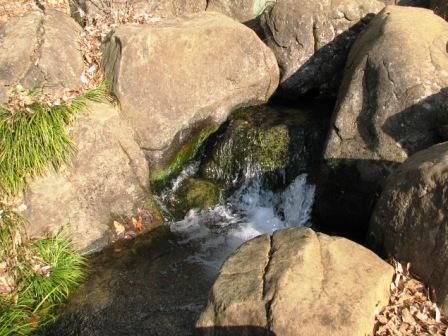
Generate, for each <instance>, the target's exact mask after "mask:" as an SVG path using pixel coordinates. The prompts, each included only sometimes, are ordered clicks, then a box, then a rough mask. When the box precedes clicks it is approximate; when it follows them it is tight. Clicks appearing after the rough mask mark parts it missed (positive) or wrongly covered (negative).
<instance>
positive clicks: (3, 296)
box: [0, 205, 86, 336]
mask: <svg viewBox="0 0 448 336" xmlns="http://www.w3.org/2000/svg"><path fill="white" fill-rule="evenodd" d="M0 212H1V215H0V256H1V260H0V262H2V263H3V265H1V267H0V280H3V281H1V282H0V283H9V288H6V290H5V288H3V291H1V292H0V336H9V335H29V334H31V333H32V332H34V331H35V330H36V329H38V328H42V327H44V326H46V325H48V324H49V323H51V322H53V321H54V320H55V319H56V316H55V315H54V314H53V313H52V312H53V310H54V308H55V306H57V305H58V304H60V303H62V302H63V301H64V300H65V299H66V298H67V296H68V295H69V294H70V293H71V292H72V291H73V290H74V289H75V288H76V287H77V286H78V285H79V284H80V283H81V281H82V280H83V279H84V276H85V274H86V263H85V259H84V258H83V257H82V256H80V255H79V254H77V253H76V252H73V251H72V249H71V243H70V240H69V239H67V238H66V237H65V236H64V234H63V233H61V234H58V235H56V236H55V237H51V238H45V239H41V240H27V239H26V237H25V235H24V232H23V225H24V224H25V220H24V219H23V218H22V217H21V216H19V215H18V214H16V213H15V212H13V211H11V210H10V209H8V208H6V207H5V206H2V205H0ZM5 280H6V281H5Z"/></svg>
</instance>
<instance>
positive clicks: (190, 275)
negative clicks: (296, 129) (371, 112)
mask: <svg viewBox="0 0 448 336" xmlns="http://www.w3.org/2000/svg"><path fill="white" fill-rule="evenodd" d="M276 108H277V110H279V111H280V112H282V111H283V110H285V109H287V110H288V111H287V113H291V112H292V113H294V114H295V115H300V116H301V117H303V120H306V123H304V124H303V126H302V127H303V128H304V129H306V128H309V123H310V122H311V123H315V124H316V125H317V124H319V123H322V120H321V115H320V114H319V113H318V112H315V111H309V109H316V110H319V111H320V110H323V111H324V112H326V111H327V110H328V109H331V107H329V106H328V105H323V106H319V108H316V107H314V106H311V107H310V106H308V105H305V106H304V107H301V108H298V109H297V108H296V109H294V110H293V111H291V108H286V107H276ZM282 113H283V112H282ZM323 124H326V122H324V123H323ZM317 129H318V130H319V131H318V132H317V136H318V137H319V138H320V139H321V140H319V141H320V143H319V146H317V147H321V145H322V144H323V140H324V137H325V134H326V126H324V127H320V126H319V127H317ZM299 134H302V133H299ZM303 134H306V132H305V133H303ZM315 135H316V134H315ZM304 147H306V146H305V145H304ZM306 148H308V147H306ZM306 148H305V149H306ZM308 150H309V149H308ZM299 152H300V151H299ZM313 155H314V154H313ZM199 161H200V159H199V160H197V161H195V162H192V163H191V164H189V165H188V166H187V167H185V168H184V170H183V171H182V173H181V174H180V175H179V176H178V177H177V178H176V179H174V180H173V181H172V182H171V184H170V187H169V188H167V189H166V190H165V191H164V192H162V193H161V194H159V195H158V199H159V201H160V203H161V205H162V207H164V206H165V204H166V202H167V200H168V199H170V198H171V197H172V196H173V195H174V194H175V193H176V191H177V189H178V188H179V186H180V185H181V184H182V183H183V181H185V180H186V179H188V178H190V177H191V176H196V175H197V174H198V170H199V167H200V162H199ZM313 167H314V168H313ZM315 169H316V166H315V165H314V166H313V165H311V166H307V168H304V169H302V170H301V171H298V172H299V174H297V175H296V176H293V178H291V179H290V181H288V183H286V184H285V186H284V187H282V188H271V189H270V185H272V183H270V184H269V183H268V184H267V183H265V180H264V177H263V176H262V175H263V174H260V170H259V169H258V167H257V165H254V164H253V163H252V164H250V165H248V166H247V167H245V169H244V171H243V174H242V178H241V179H240V183H238V184H236V185H235V186H234V188H230V189H229V190H231V191H230V192H228V193H227V194H226V196H225V199H224V201H223V202H220V203H219V204H217V205H215V206H213V207H211V208H209V209H207V210H199V209H190V210H189V211H188V212H187V213H186V215H185V216H184V218H183V219H181V220H177V221H175V220H173V221H171V222H169V223H167V225H163V226H161V227H159V228H157V229H155V230H153V231H151V232H150V233H148V234H145V235H142V236H139V237H137V239H135V240H134V241H120V242H118V243H116V244H114V245H113V246H110V247H108V248H106V249H105V250H103V251H102V252H100V253H97V254H95V255H92V256H90V257H89V265H90V272H89V276H88V278H87V280H86V281H85V283H84V284H83V285H82V286H81V287H80V288H79V289H78V290H77V291H76V292H75V293H74V294H73V295H72V296H71V297H70V298H69V300H68V302H67V304H66V305H65V306H64V307H63V308H62V309H61V311H60V315H61V317H60V319H59V320H58V322H56V323H55V324H54V325H53V326H51V327H50V328H49V329H48V331H47V332H46V335H54V336H56V335H58V336H72V335H83V336H96V335H98V336H99V335H101V336H103V335H111V336H112V335H163V336H170V335H193V334H194V324H195V322H196V320H197V318H198V317H199V314H200V312H201V311H202V310H203V308H204V306H205V304H206V303H207V296H208V291H209V289H210V288H211V285H212V284H213V281H214V279H215V278H216V275H217V273H218V271H219V268H220V266H221V265H222V263H223V262H224V260H225V259H226V258H227V257H228V256H229V255H230V254H231V253H232V252H233V251H234V250H235V249H237V248H238V247H239V246H240V245H241V244H242V243H243V242H245V241H247V240H249V239H251V238H253V237H256V236H258V235H260V234H264V233H272V232H273V231H275V230H278V229H281V228H288V227H302V226H312V216H311V215H312V206H313V201H314V196H315V186H314V185H313V184H312V183H311V182H310V180H313V179H312V177H311V178H310V175H313V173H315ZM306 170H309V171H306ZM276 176H277V178H278V179H279V181H280V182H279V183H278V185H283V184H284V182H285V181H286V180H285V176H286V172H285V171H278V172H277V175H276ZM270 180H271V182H272V176H271V177H270Z"/></svg>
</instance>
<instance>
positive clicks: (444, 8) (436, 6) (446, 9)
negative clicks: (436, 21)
mask: <svg viewBox="0 0 448 336" xmlns="http://www.w3.org/2000/svg"><path fill="white" fill-rule="evenodd" d="M431 9H432V10H433V11H434V13H437V14H438V15H440V16H441V17H443V18H445V19H448V2H447V1H446V0H431Z"/></svg>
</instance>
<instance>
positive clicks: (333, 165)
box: [326, 158, 341, 170]
mask: <svg viewBox="0 0 448 336" xmlns="http://www.w3.org/2000/svg"><path fill="white" fill-rule="evenodd" d="M326 163H327V167H328V168H329V169H331V170H336V169H338V168H339V165H340V164H341V160H340V159H336V158H329V159H327V160H326Z"/></svg>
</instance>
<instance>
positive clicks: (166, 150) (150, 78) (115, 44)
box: [104, 12, 279, 176]
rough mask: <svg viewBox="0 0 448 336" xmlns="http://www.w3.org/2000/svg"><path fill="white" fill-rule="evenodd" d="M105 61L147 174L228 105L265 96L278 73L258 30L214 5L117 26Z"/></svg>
mask: <svg viewBox="0 0 448 336" xmlns="http://www.w3.org/2000/svg"><path fill="white" fill-rule="evenodd" d="M104 65H105V68H106V73H107V77H108V78H109V80H110V82H111V83H112V84H113V91H114V93H115V94H116V96H117V97H118V99H119V100H120V104H121V109H122V111H123V115H124V117H125V118H126V119H127V120H129V121H130V123H131V125H132V127H133V128H134V129H135V131H136V134H137V142H138V143H139V145H140V147H141V148H143V149H144V150H145V152H146V154H147V156H148V158H149V161H150V165H151V169H152V170H153V172H154V171H155V173H154V174H155V175H153V176H163V170H166V171H172V170H173V169H172V167H173V166H174V165H178V163H179V161H180V159H179V156H180V153H181V152H182V155H184V154H185V152H188V150H187V149H186V148H189V146H190V143H191V142H197V141H198V139H202V140H203V139H204V137H203V136H202V135H201V134H203V132H206V133H210V130H215V129H216V127H217V126H218V125H219V124H220V123H222V122H223V121H224V120H225V119H226V118H227V115H228V114H229V112H230V111H232V110H233V109H235V108H237V107H240V106H245V105H252V104H259V103H264V102H266V101H267V100H268V99H269V97H270V96H271V94H272V93H273V91H274V90H275V89H276V87H277V85H278V77H279V73H278V72H279V70H278V66H277V63H276V60H275V57H274V55H273V54H272V52H271V51H270V50H269V48H267V47H266V46H265V45H264V44H263V42H262V41H261V40H260V39H259V38H258V37H257V35H256V34H255V33H254V32H253V31H252V30H250V29H249V28H247V27H246V26H244V25H242V24H240V23H238V22H236V21H234V20H232V19H230V18H228V17H226V16H224V15H222V14H218V13H214V12H204V13H198V14H196V15H191V16H187V17H183V18H180V19H173V20H170V21H164V22H161V23H160V24H152V25H140V26H134V25H125V26H121V27H119V28H118V29H117V30H116V31H115V32H114V34H113V35H112V36H110V37H109V39H108V40H107V42H106V45H105V51H104Z"/></svg>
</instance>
